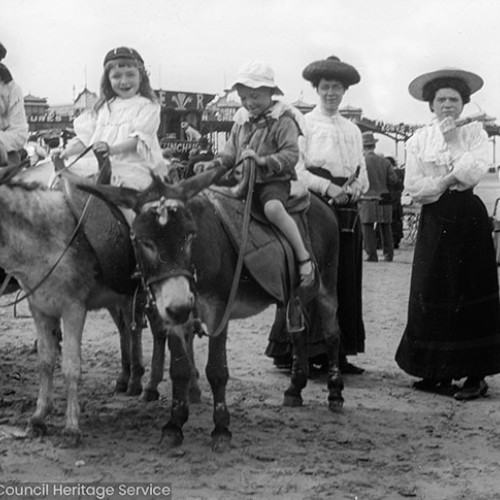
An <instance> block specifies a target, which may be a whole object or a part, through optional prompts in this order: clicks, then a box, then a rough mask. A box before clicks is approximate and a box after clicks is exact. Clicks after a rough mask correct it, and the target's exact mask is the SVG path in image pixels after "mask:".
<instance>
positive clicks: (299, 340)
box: [283, 297, 309, 406]
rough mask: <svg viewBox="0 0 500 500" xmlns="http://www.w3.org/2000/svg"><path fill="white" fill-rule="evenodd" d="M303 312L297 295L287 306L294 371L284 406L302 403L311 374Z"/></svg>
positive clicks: (286, 392)
mask: <svg viewBox="0 0 500 500" xmlns="http://www.w3.org/2000/svg"><path fill="white" fill-rule="evenodd" d="M302 314H303V313H302V305H301V303H300V300H299V299H298V298H297V297H292V298H291V299H290V302H289V304H288V308H287V316H288V321H287V323H288V327H289V335H290V339H291V341H292V372H291V376H290V386H289V387H288V389H287V390H286V391H285V397H284V400H283V406H301V405H302V389H303V388H304V387H305V386H306V384H307V378H308V376H309V362H308V357H307V344H306V336H305V328H304V326H303V325H302V323H303V315H302Z"/></svg>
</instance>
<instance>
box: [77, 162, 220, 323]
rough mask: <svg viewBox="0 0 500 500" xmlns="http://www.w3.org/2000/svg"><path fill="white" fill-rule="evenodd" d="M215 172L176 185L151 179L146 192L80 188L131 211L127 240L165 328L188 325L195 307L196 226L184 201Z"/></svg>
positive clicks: (95, 187) (107, 188) (209, 179)
mask: <svg viewBox="0 0 500 500" xmlns="http://www.w3.org/2000/svg"><path fill="white" fill-rule="evenodd" d="M219 173H220V172H218V169H214V170H211V171H208V172H205V173H203V174H200V175H198V176H195V177H192V178H190V179H188V180H185V181H181V182H180V183H178V184H167V183H165V182H164V181H163V180H162V179H161V178H159V177H157V176H154V177H153V182H152V184H151V185H150V187H149V188H148V189H146V190H145V191H136V190H134V189H129V188H124V187H113V186H103V185H97V186H87V185H81V186H79V187H80V188H81V189H83V190H85V191H88V192H90V193H93V194H95V195H97V196H99V197H101V198H103V199H104V200H106V201H108V202H110V203H112V204H114V205H117V206H119V207H124V208H129V209H133V210H134V212H135V213H136V217H135V219H134V221H133V223H132V228H131V237H132V243H133V246H134V251H135V255H136V259H137V264H138V267H139V270H140V272H141V274H142V277H143V279H144V282H145V283H146V285H147V287H148V289H149V290H150V291H151V295H152V297H153V298H154V301H155V304H156V307H157V309H158V312H159V314H160V316H161V317H162V318H163V320H164V321H165V322H167V323H168V324H171V325H172V324H180V323H184V322H186V321H187V320H188V317H189V314H190V313H191V311H192V309H193V307H194V304H195V289H194V285H195V272H194V268H193V266H192V264H191V244H192V241H193V239H194V238H195V236H196V224H195V221H194V219H193V217H192V215H191V212H190V210H189V208H188V201H189V199H191V198H192V197H194V196H195V195H196V194H197V193H198V192H200V191H201V190H202V189H204V188H206V187H207V186H208V185H210V184H211V183H212V181H213V180H214V179H215V178H216V177H217V176H218V174H219Z"/></svg>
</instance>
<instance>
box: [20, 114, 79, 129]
mask: <svg viewBox="0 0 500 500" xmlns="http://www.w3.org/2000/svg"><path fill="white" fill-rule="evenodd" d="M27 120H28V123H46V124H57V126H61V125H62V124H70V123H71V122H72V119H71V117H69V116H62V115H58V114H57V113H53V112H49V113H45V114H43V115H30V116H28V117H27Z"/></svg>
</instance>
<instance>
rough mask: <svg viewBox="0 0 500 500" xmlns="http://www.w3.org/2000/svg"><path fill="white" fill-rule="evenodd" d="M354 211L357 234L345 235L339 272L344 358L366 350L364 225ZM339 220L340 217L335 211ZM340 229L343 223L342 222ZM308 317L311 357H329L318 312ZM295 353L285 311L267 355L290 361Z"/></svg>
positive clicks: (342, 234)
mask: <svg viewBox="0 0 500 500" xmlns="http://www.w3.org/2000/svg"><path fill="white" fill-rule="evenodd" d="M344 208H351V209H352V210H353V212H352V213H353V214H354V217H353V219H352V220H353V222H354V225H353V230H352V231H351V232H347V231H341V232H340V242H339V268H338V285H337V291H338V301H339V307H338V320H339V326H340V330H341V345H340V352H341V354H348V355H353V354H357V353H361V352H364V350H365V327H364V324H363V317H362V288H361V286H362V283H361V280H362V266H363V261H362V259H363V241H362V233H361V224H360V222H359V218H358V217H357V207H356V205H355V204H352V205H349V206H345V207H344ZM333 210H334V211H335V209H333ZM335 213H336V215H337V218H339V214H338V213H337V211H335ZM339 226H341V223H340V222H339ZM309 312H310V316H308V317H306V321H307V324H308V337H307V344H308V355H309V357H310V358H316V357H318V356H321V355H323V354H325V353H326V348H325V342H324V337H323V331H322V325H321V323H320V321H317V320H318V319H319V316H317V315H316V314H315V313H314V310H312V309H311V311H309ZM290 353H291V345H290V339H289V336H288V333H287V332H286V329H285V314H284V309H278V310H277V313H276V317H275V322H274V324H273V326H272V329H271V333H270V335H269V344H268V346H267V348H266V355H267V356H269V357H272V358H287V357H288V356H289V355H290Z"/></svg>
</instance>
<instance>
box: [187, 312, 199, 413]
mask: <svg viewBox="0 0 500 500" xmlns="http://www.w3.org/2000/svg"><path fill="white" fill-rule="evenodd" d="M194 336H195V331H194V325H193V324H192V323H191V322H190V323H189V324H188V325H187V328H186V344H187V353H188V357H189V366H190V368H191V377H190V379H189V389H188V394H189V402H190V403H199V402H200V401H201V389H200V385H199V378H200V373H199V372H198V370H197V368H196V362H195V360H194V346H193V344H194Z"/></svg>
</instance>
